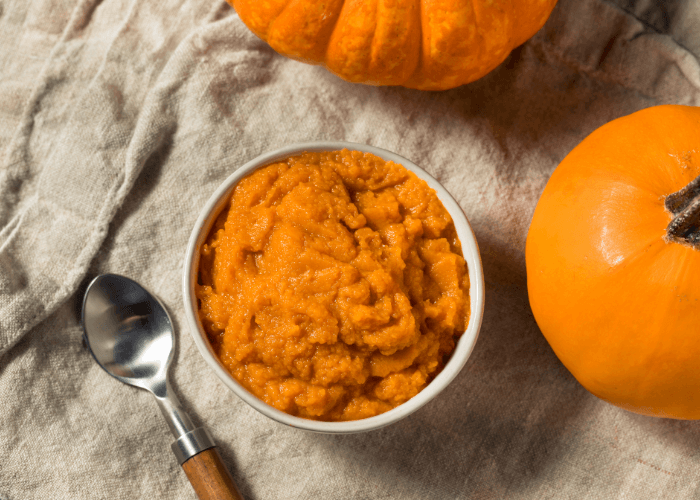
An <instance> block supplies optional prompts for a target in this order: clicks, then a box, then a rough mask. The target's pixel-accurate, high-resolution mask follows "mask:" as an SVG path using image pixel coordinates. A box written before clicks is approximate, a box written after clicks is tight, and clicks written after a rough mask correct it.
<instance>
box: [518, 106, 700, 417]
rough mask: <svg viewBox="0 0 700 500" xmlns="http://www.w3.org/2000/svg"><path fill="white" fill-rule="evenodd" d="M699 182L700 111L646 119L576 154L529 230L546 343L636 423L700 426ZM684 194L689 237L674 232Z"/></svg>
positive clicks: (667, 111)
mask: <svg viewBox="0 0 700 500" xmlns="http://www.w3.org/2000/svg"><path fill="white" fill-rule="evenodd" d="M693 181H695V183H693ZM698 182H700V108H696V107H687V106H657V107H653V108H648V109H645V110H642V111H639V112H636V113H634V114H632V115H629V116H626V117H623V118H619V119H617V120H614V121H612V122H610V123H608V124H606V125H604V126H602V127H601V128H599V129H598V130H596V131H595V132H593V133H592V134H591V135H590V136H588V137H587V138H586V139H585V140H584V141H583V142H582V143H581V144H580V145H579V146H577V147H576V148H575V149H574V150H573V151H572V152H571V153H570V154H569V155H568V156H567V157H566V158H565V159H564V160H563V161H562V162H561V164H560V165H559V166H558V167H557V169H556V171H555V172H554V174H553V175H552V177H551V179H550V180H549V183H548V184H547V186H546V188H545V190H544V192H543V194H542V197H541V198H540V200H539V203H538V205H537V208H536V210H535V214H534V217H533V220H532V223H531V226H530V230H529V234H528V238H527V249H526V260H527V285H528V293H529V298H530V304H531V307H532V311H533V313H534V315H535V319H536V320H537V324H538V325H539V327H540V329H541V330H542V333H543V334H544V336H545V337H546V338H547V340H548V341H549V343H550V345H551V346H552V349H553V350H554V352H555V353H556V355H557V356H558V357H559V359H560V360H561V361H562V362H563V363H564V365H565V366H566V367H567V368H568V369H569V370H570V371H571V373H572V374H573V375H574V376H575V377H576V379H577V380H578V381H579V382H580V383H581V384H582V385H583V386H584V387H585V388H586V389H588V390H589V391H590V392H592V393H593V394H595V395H596V396H598V397H600V398H602V399H604V400H606V401H609V402H610V403H613V404H615V405H618V406H620V407H622V408H625V409H627V410H631V411H634V412H637V413H642V414H646V415H654V416H660V417H672V418H681V419H698V418H700V365H699V361H700V249H699V247H698V240H697V238H698V237H700V234H699V232H698V231H700V229H699V227H698V226H700V185H698ZM687 186H689V188H686V187H687ZM693 186H695V187H693ZM684 188H686V189H685V191H683V190H684ZM679 191H681V194H682V195H683V197H685V200H686V204H685V205H684V207H685V213H686V215H688V214H689V215H688V217H689V218H688V217H686V220H685V221H684V224H685V226H687V228H688V229H687V231H686V232H687V233H688V234H689V236H684V237H677V236H676V235H674V234H670V233H669V229H668V228H669V227H670V226H669V224H670V223H671V222H672V221H674V223H675V222H677V216H676V215H674V214H673V213H672V212H671V211H669V209H668V208H667V206H666V205H668V206H672V205H674V204H673V203H670V204H669V202H671V201H673V200H672V199H671V198H669V195H671V194H672V193H676V192H679ZM674 203H675V202H674ZM693 203H694V205H693ZM674 210H675V209H674ZM684 234H685V233H684ZM693 235H694V236H693ZM693 238H695V240H694V241H693Z"/></svg>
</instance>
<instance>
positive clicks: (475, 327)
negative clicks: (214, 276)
mask: <svg viewBox="0 0 700 500" xmlns="http://www.w3.org/2000/svg"><path fill="white" fill-rule="evenodd" d="M341 149H349V150H354V151H360V152H363V153H372V154H374V155H376V156H378V157H380V158H382V159H383V160H384V161H393V162H395V163H398V164H400V165H403V166H404V167H405V168H406V169H408V170H410V171H411V172H413V173H414V174H416V175H417V176H418V177H419V178H420V179H423V180H424V181H425V182H426V183H427V184H428V186H430V187H431V188H432V189H434V190H435V192H436V193H437V195H438V198H439V199H440V201H441V202H442V203H443V205H444V206H445V208H446V209H447V211H448V212H449V214H450V216H451V217H452V220H453V221H454V225H455V229H456V231H457V236H458V237H459V239H460V242H461V244H462V254H463V256H464V259H465V261H466V263H467V268H468V274H469V297H470V317H469V323H468V325H467V328H466V330H465V332H464V333H463V334H462V336H461V337H460V339H459V340H458V341H457V345H456V347H455V350H454V351H453V352H452V355H451V356H450V359H449V360H448V362H447V363H446V364H445V367H444V368H443V370H442V371H441V372H440V373H439V374H438V375H437V376H436V377H435V378H434V379H433V380H432V381H431V382H430V383H429V384H428V385H427V386H426V387H425V388H424V389H423V390H421V391H420V392H419V393H418V394H417V395H416V396H414V397H413V398H411V399H409V400H408V401H406V402H405V403H403V404H401V405H399V406H397V407H396V408H393V409H391V410H389V411H387V412H385V413H382V414H380V415H376V416H374V417H369V418H365V419H362V420H350V421H343V422H321V421H316V420H309V419H305V418H301V417H295V416H293V415H289V414H287V413H284V412H282V411H280V410H278V409H276V408H274V407H272V406H270V405H268V404H267V403H265V402H263V401H262V400H260V399H258V398H257V397H256V396H254V395H253V394H252V393H250V392H248V390H246V389H245V388H244V387H243V386H242V385H241V384H240V383H239V382H238V381H236V380H235V379H234V378H233V376H232V375H231V374H229V372H228V371H227V370H226V369H225V368H224V366H223V365H222V364H221V362H220V361H219V359H218V357H217V356H216V354H215V353H214V351H213V349H212V348H211V345H210V344H209V340H208V339H207V337H206V332H205V331H204V329H203V327H202V325H201V322H200V321H199V315H198V313H197V309H198V307H197V299H196V297H195V294H194V285H195V283H196V280H197V275H198V272H197V268H198V267H199V251H198V250H199V248H200V246H201V244H202V243H204V241H205V240H206V237H207V236H208V234H209V232H210V230H211V227H212V225H213V223H214V221H215V220H216V217H217V216H218V215H219V213H220V212H221V210H222V209H223V208H224V206H225V205H226V203H227V202H228V199H229V197H230V194H231V192H232V191H233V189H234V187H235V185H236V184H237V183H238V181H240V180H241V179H242V178H243V177H245V176H247V175H248V174H250V173H252V172H253V171H254V170H257V169H258V168H261V167H264V166H266V165H269V164H271V163H273V162H275V161H279V160H282V159H285V158H288V157H290V156H293V155H295V154H301V153H304V152H322V151H338V150H341ZM182 284H183V301H184V306H185V316H186V318H187V326H188V327H189V331H190V335H191V336H192V338H193V340H194V343H195V345H196V346H197V349H198V350H199V353H200V354H201V355H202V357H203V358H204V360H205V361H206V362H207V364H208V365H209V367H210V368H211V369H212V370H213V371H214V373H216V375H217V376H218V377H219V379H220V380H221V381H222V382H223V383H224V385H226V386H227V387H228V388H229V389H230V390H231V391H233V392H234V393H235V394H236V395H237V396H238V397H240V398H241V399H242V400H243V401H245V402H246V403H248V404H249V405H250V406H251V407H253V408H254V409H255V410H257V411H258V412H260V413H262V414H263V415H265V416H267V417H269V418H271V419H273V420H276V421H277V422H280V423H283V424H285V425H288V426H290V427H294V428H298V429H303V430H307V431H313V432H321V433H332V434H350V433H356V432H363V431H369V430H374V429H379V428H381V427H384V426H386V425H389V424H392V423H394V422H397V421H399V420H401V419H402V418H404V417H406V416H408V415H410V414H411V413H413V412H415V411H416V410H418V409H419V408H421V407H422V406H424V405H425V404H426V403H428V402H429V401H430V400H431V399H433V398H434V397H435V396H437V395H438V394H439V393H440V392H442V391H443V390H444V389H445V387H447V385H448V384H449V383H450V382H452V380H454V378H455V377H456V376H457V375H458V374H459V372H460V371H461V369H462V368H463V367H464V365H465V364H466V362H467V360H468V359H469V357H470V355H471V353H472V351H473V350H474V346H475V344H476V341H477V338H478V336H479V330H480V328H481V322H482V319H483V313H484V276H483V268H482V264H481V256H480V254H479V246H478V244H477V241H476V237H475V235H474V231H473V230H472V227H471V225H470V224H469V221H468V220H467V217H466V215H465V214H464V211H463V210H462V208H461V207H460V206H459V204H458V203H457V201H456V200H455V199H454V198H453V197H452V195H450V193H449V192H448V191H447V190H446V189H445V188H444V187H443V186H442V184H440V183H439V182H438V181H437V180H436V179H435V178H433V177H432V176H431V175H430V174H428V173H427V172H426V171H425V170H423V169H422V168H420V167H419V166H418V165H416V164H415V163H413V162H411V161H410V160H408V159H406V158H403V157H402V156H399V155H397V154H396V153H392V152H391V151H387V150H385V149H381V148H378V147H375V146H370V145H366V144H357V143H352V142H344V141H315V142H304V143H296V144H289V145H287V146H284V147H281V148H278V149H275V150H273V151H269V152H267V153H264V154H262V155H260V156H257V157H256V158H254V159H252V160H250V161H248V162H247V163H245V164H244V165H243V166H241V167H240V168H238V169H236V170H235V171H234V172H233V173H232V174H231V175H229V176H228V177H227V178H226V179H225V180H224V181H223V182H222V183H221V184H220V185H219V187H218V188H217V189H216V190H215V191H214V193H213V194H212V195H211V196H210V197H209V199H208V201H207V202H206V204H205V205H204V207H202V210H201V211H200V213H199V216H198V217H197V220H196V222H195V224H194V227H193V229H192V232H191V234H190V238H189V241H188V243H187V249H186V253H185V260H184V265H183V283H182Z"/></svg>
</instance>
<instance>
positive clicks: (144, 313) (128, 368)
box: [83, 274, 174, 396]
mask: <svg viewBox="0 0 700 500" xmlns="http://www.w3.org/2000/svg"><path fill="white" fill-rule="evenodd" d="M88 290H89V292H88V293H86V294H85V299H84V301H83V326H84V328H85V332H86V341H87V343H88V345H89V346H90V352H91V353H92V355H93V356H94V358H95V361H97V363H98V364H99V365H100V366H101V367H102V368H103V369H104V370H105V371H106V372H107V373H109V374H110V375H112V376H113V377H114V378H116V379H117V380H119V381H120V382H124V383H125V384H129V385H133V386H136V387H140V388H143V389H146V390H149V391H151V392H153V393H154V394H156V395H161V396H162V395H163V389H164V384H163V381H164V380H166V379H167V371H168V367H169V366H170V362H171V360H172V357H173V354H172V353H173V347H174V335H173V326H172V323H171V321H170V317H169V316H168V313H167V312H166V310H165V307H163V305H162V304H161V303H160V301H159V300H158V299H157V298H155V297H154V296H152V295H151V294H150V293H148V292H147V291H146V290H145V289H144V288H143V287H142V286H141V285H139V284H138V283H136V282H135V281H132V280H130V279H128V278H124V277H123V276H116V275H113V274H103V275H101V276H98V277H97V278H95V280H94V281H93V282H92V283H91V284H90V287H89V289H88Z"/></svg>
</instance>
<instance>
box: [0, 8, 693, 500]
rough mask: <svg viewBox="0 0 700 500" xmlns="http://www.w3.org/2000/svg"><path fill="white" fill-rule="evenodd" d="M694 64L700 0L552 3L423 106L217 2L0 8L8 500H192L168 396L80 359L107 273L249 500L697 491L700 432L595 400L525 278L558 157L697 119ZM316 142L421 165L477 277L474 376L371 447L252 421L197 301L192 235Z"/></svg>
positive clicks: (417, 98)
mask: <svg viewBox="0 0 700 500" xmlns="http://www.w3.org/2000/svg"><path fill="white" fill-rule="evenodd" d="M698 56H700V2H697V1H696V0H686V1H665V2H661V1H657V2H654V1H651V0H648V1H641V0H640V1H634V0H615V1H604V0H585V1H584V0H560V2H559V5H558V6H557V7H556V9H555V10H554V12H553V14H552V16H551V18H550V19H549V21H548V22H547V24H546V25H545V27H544V28H543V29H542V30H541V31H540V32H539V33H538V34H537V35H536V36H535V37H534V38H533V39H532V40H530V41H529V42H527V43H526V44H525V45H524V46H522V47H520V48H517V49H516V50H515V51H513V53H512V54H511V55H510V56H509V57H508V59H507V60H506V61H505V62H504V63H503V64H502V65H500V66H499V67H498V68H497V69H496V70H495V71H494V72H492V73H491V74H490V75H488V76H487V77H485V78H483V79H481V80H480V81H477V82H475V83H473V84H470V85H466V86H463V87H460V88H457V89H454V90H451V91H446V92H419V91H414V90H407V89H402V88H374V87H368V86H362V85H354V84H350V83H346V82H343V81H341V80H339V79H337V78H336V77H334V76H333V75H331V74H329V73H328V72H326V71H325V70H323V69H321V68H318V67H311V66H306V65H303V64H300V63H297V62H294V61H290V60H288V59H285V58H283V57H281V56H279V55H277V54H275V53H274V52H273V51H272V50H271V49H270V48H269V47H268V46H267V45H266V44H264V43H263V42H261V41H260V40H258V39H257V38H256V37H254V36H253V35H252V34H251V33H250V32H249V31H248V30H247V29H246V28H245V27H244V26H243V24H242V23H241V22H240V21H239V19H238V18H237V16H236V14H235V12H234V11H233V10H232V9H231V8H230V7H228V6H227V5H226V4H225V3H224V2H223V1H220V0H101V1H100V0H0V498H2V499H3V500H20V499H93V498H105V499H110V500H117V499H135V498H148V499H150V498H168V499H192V498H194V496H195V495H194V492H193V490H192V489H191V487H190V485H189V484H188V482H187V479H186V477H185V475H184V473H183V472H182V471H181V469H180V467H179V466H178V464H177V463H176V461H175V459H174V457H173V455H172V454H171V453H170V449H169V447H170V442H171V440H172V438H171V436H170V434H169V431H168V428H167V426H166V425H165V422H164V421H163V419H162V417H161V415H160V414H159V411H158V409H157V407H156V405H155V403H154V401H152V400H151V396H150V395H149V394H148V393H146V392H143V391H139V390H137V389H133V388H130V387H127V386H124V385H122V384H120V383H118V382H116V381H115V380H113V379H112V378H110V377H109V376H108V375H106V374H105V373H104V372H103V371H102V370H101V369H100V368H99V367H98V366H97V365H96V364H95V363H94V362H93V361H92V359H91V358H90V356H89V355H88V354H87V353H86V352H85V351H84V349H83V347H82V346H81V333H82V332H81V329H80V326H79V323H78V309H79V304H78V302H79V300H80V297H81V288H84V286H85V284H86V281H87V280H88V279H89V278H90V277H92V276H94V275H95V274H97V273H101V272H115V273H121V274H124V275H127V276H130V277H132V278H134V279H136V280H138V281H139V282H141V283H142V284H143V285H144V286H146V287H147V288H148V289H150V290H151V291H152V292H154V293H155V294H157V295H158V296H159V297H160V298H161V299H162V300H163V302H164V303H165V304H166V306H167V307H168V308H169V310H170V312H171V313H172V316H173V319H174V322H175V325H176V327H177V330H178V331H177V342H178V347H177V350H176V353H175V362H174V366H173V370H172V375H173V385H174V387H175V389H176V391H177V392H178V394H179V395H180V397H181V399H182V400H183V401H184V404H185V406H186V408H187V409H188V410H189V411H191V414H192V416H193V418H194V419H195V420H196V422H198V423H205V424H206V425H208V426H209V428H210V429H211V430H212V432H213V434H214V436H215V438H216V440H217V441H218V443H220V446H221V449H222V454H223V456H224V459H225V461H226V463H227V464H228V466H229V467H230V468H231V469H232V470H233V471H234V475H235V478H236V480H237V482H238V484H239V485H240V487H241V490H242V492H243V494H244V495H245V496H246V498H249V499H319V498H320V499H350V498H352V499H443V498H444V499H447V498H472V499H490V498H509V499H510V498H514V499H542V498H557V499H558V498H562V499H564V498H570V499H581V498H593V499H618V498H619V499H622V498H624V499H635V500H636V499H684V498H698V497H700V477H699V476H700V474H699V473H698V470H700V469H699V468H700V426H699V425H698V424H697V423H694V422H682V421H673V420H663V419H654V418H648V417H642V416H638V415H635V414H632V413H628V412H625V411H623V410H620V409H617V408H615V407H613V406H610V405H608V404H606V403H604V402H602V401H600V400H598V399H596V398H595V397H594V396H592V395H590V394H589V393H588V392H586V391H585V390H584V389H583V388H582V387H581V386H579V385H578V383H577V382H576V381H575V380H574V378H573V377H572V376H571V375H570V374H569V373H568V372H567V371H566V369H565V368H564V367H563V366H562V365H561V363H560V362H559V361H558V360H557V358H556V357H555V356H554V354H553V352H552V351H551V349H550V348H549V346H548V345H547V343H546V341H545V339H544V338H543V337H542V335H541V334H540V332H539V330H538V328H537V325H536V324H535V321H534V320H533V317H532V315H531V312H530V309H529V306H528V300H527V291H526V276H525V262H524V247H525V237H526V234H527V228H528V224H529V221H530V218H531V216H532V213H533V210H534V207H535V204H536V202H537V199H538V196H539V194H540V193H541V191H542V189H543V188H544V185H545V183H546V182H547V179H548V177H549V175H550V174H551V173H552V171H553V170H554V168H555V167H556V165H557V164H558V162H559V161H560V160H561V159H562V158H563V157H564V156H565V155H566V154H567V153H568V152H569V151H570V150H571V149H572V148H573V147H574V146H575V145H576V144H578V143H579V142H580V141H581V140H582V139H583V138H584V137H585V136H586V135H587V134H589V133H590V132H591V131H593V130H594V129H595V128H596V127H598V126H600V125H602V124H603V123H605V122H607V121H609V120H611V119H613V118H616V117H619V116H622V115H625V114H628V113H630V112H633V111H635V110H638V109H641V108H645V107H648V106H652V105H655V104H661V103H684V104H695V105H698V104H700V65H699V64H698ZM321 139H323V140H326V139H328V140H348V141H354V142H360V143H368V144H372V145H375V146H379V147H383V148H386V149H389V150H392V151H395V152H397V153H399V154H401V155H403V156H405V157H407V158H410V159H412V160H413V161H414V162H416V163H417V164H419V165H421V166H422V167H423V168H425V169H426V170H428V171H429V172H430V173H431V174H432V175H434V176H435V177H436V178H438V179H439V180H440V181H441V182H442V183H443V184H444V185H445V186H446V187H447V189H448V190H449V191H450V192H451V193H452V194H453V195H454V196H455V198H456V199H457V200H458V201H459V203H460V204H461V206H462V207H463V208H464V210H465V212H466V214H467V216H468V217H469V219H470V221H471V223H472V225H473V227H474V230H475V232H476V236H477V239H478V241H479V244H480V246H481V251H482V258H483V263H484V271H485V279H486V311H485V318H484V323H483V328H482V330H481V335H480V338H479V341H478V343H477V346H476V349H475V351H474V353H473V355H472V357H471V359H470V360H469V362H468V364H467V365H466V367H465V368H464V370H463V371H462V372H461V374H460V375H459V376H458V377H457V379H456V380H455V381H454V382H453V383H452V384H451V385H450V386H449V387H448V388H447V389H446V390H445V391H444V392H443V393H442V394H441V395H440V396H439V397H438V398H436V399H435V400H434V401H432V402H431V403H430V404H428V405H427V406H425V407H424V408H422V409H421V410H419V411H418V412H416V413H415V414H413V415H411V416H410V417H408V418H406V419H404V420H402V421H401V422H399V423H397V424H394V425H392V426H390V427H388V428H384V429H381V430H378V431H374V432H369V433H364V434H358V435H348V436H333V435H316V434H311V433H306V432H303V431H298V430H294V429H291V428H287V427H285V426H283V425H280V424H277V423H275V422H273V421H271V420H269V419H267V418H266V417H264V416H262V415H260V414H258V413H256V412H255V411H254V410H252V409H251V408H249V407H248V406H247V405H246V404H245V403H243V402H242V401H241V400H239V399H238V398H237V397H236V396H234V395H233V394H232V393H231V392H229V391H228V390H227V389H226V388H225V387H224V385H223V384H222V383H221V382H219V381H218V379H217V378H216V377H215V376H214V374H213V373H212V372H211V371H210V370H209V369H208V368H207V366H206V365H205V363H204V361H203V360H202V358H201V357H200V356H199V354H198V352H197V350H196V348H195V346H194V344H193V342H192V340H191V338H190V335H189V333H188V332H187V331H186V326H185V320H184V315H183V312H182V306H181V302H182V296H181V291H180V288H181V285H180V283H181V274H182V269H181V267H182V262H183V257H184V251H185V244H186V240H187V238H188V236H189V233H190V230H191V227H192V225H193V223H194V220H195V218H196V216H197V214H198V212H199V210H200V207H201V206H202V205H203V203H204V202H205V200H206V199H207V198H208V197H209V196H210V194H211V193H212V191H213V190H214V189H215V187H216V186H217V185H218V184H219V183H220V182H221V181H222V180H223V179H224V178H225V177H227V176H228V175H229V174H230V173H231V172H232V171H233V170H235V169H236V168H237V167H238V166H240V165H242V164H243V163H244V162H245V161H247V160H249V159H252V158H253V157H255V156H257V155H258V154H260V153H263V152H265V151H268V150H270V149H273V148H277V147H280V146H282V145H285V144H289V143H293V142H301V141H310V140H321ZM698 141H699V144H700V138H698ZM699 147H700V146H699Z"/></svg>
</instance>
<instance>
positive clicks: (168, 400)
mask: <svg viewBox="0 0 700 500" xmlns="http://www.w3.org/2000/svg"><path fill="white" fill-rule="evenodd" d="M164 389H165V390H158V391H153V395H154V396H155V397H156V401H157V402H158V407H159V408H160V411H161V413H162V414H163V417H165V421H166V422H167V423H168V427H169V428H170V432H172V433H173V436H175V438H179V437H182V436H184V435H185V434H187V433H188V432H190V431H193V430H194V429H195V426H194V424H193V423H192V420H191V419H190V417H189V415H187V412H185V410H184V408H182V405H181V404H180V401H179V400H178V399H177V396H176V395H175V392H174V391H173V390H172V388H171V387H170V381H168V380H167V379H166V380H165V387H164Z"/></svg>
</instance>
